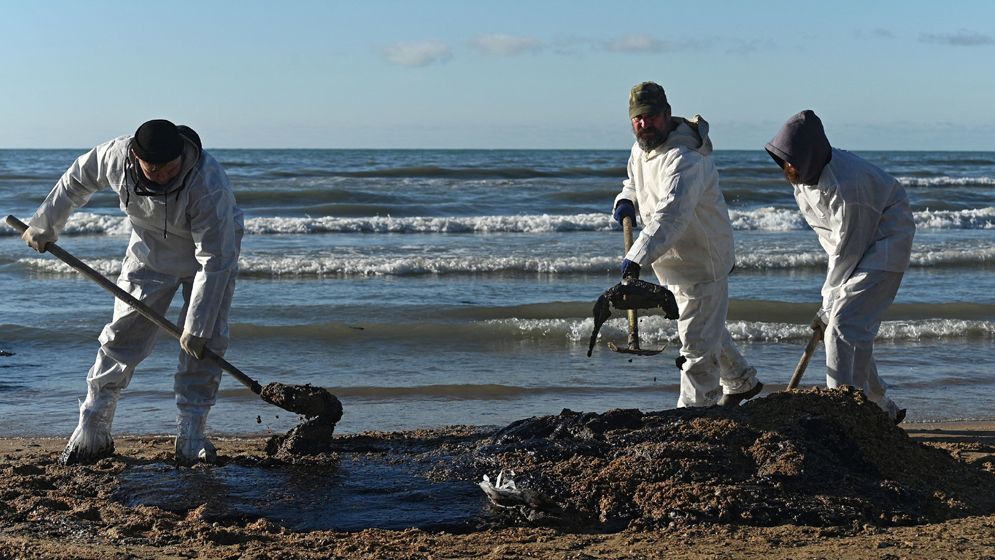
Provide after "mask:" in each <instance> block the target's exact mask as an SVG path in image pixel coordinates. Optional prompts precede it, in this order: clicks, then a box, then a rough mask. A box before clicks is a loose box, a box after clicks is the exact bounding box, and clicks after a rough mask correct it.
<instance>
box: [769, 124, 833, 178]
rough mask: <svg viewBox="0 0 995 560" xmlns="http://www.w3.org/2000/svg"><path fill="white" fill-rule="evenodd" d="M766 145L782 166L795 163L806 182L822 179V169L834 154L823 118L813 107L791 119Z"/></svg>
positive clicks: (800, 175)
mask: <svg viewBox="0 0 995 560" xmlns="http://www.w3.org/2000/svg"><path fill="white" fill-rule="evenodd" d="M764 148H765V149H766V150H767V153H768V154H770V157H772V158H774V161H775V162H777V165H779V166H780V167H781V169H784V162H788V163H790V164H791V165H792V166H794V167H795V169H797V170H798V176H799V178H800V179H801V182H802V183H804V184H806V185H815V184H817V183H818V182H819V176H820V175H822V169H823V168H824V167H825V166H826V164H827V163H829V160H830V159H832V157H833V153H832V151H833V148H832V146H830V145H829V139H828V138H826V131H825V130H824V129H823V128H822V121H821V120H819V117H818V116H817V115H816V114H815V113H814V112H813V111H811V110H809V109H806V110H804V111H802V112H801V113H798V114H797V115H795V116H793V117H791V118H790V119H788V122H786V123H784V126H782V127H781V130H779V131H777V134H776V135H774V138H773V139H772V140H771V141H770V142H767V145H765V146H764Z"/></svg>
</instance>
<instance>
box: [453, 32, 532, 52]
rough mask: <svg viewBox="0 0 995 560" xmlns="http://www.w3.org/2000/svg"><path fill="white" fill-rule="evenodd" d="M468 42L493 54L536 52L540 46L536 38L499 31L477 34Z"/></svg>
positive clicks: (481, 50)
mask: <svg viewBox="0 0 995 560" xmlns="http://www.w3.org/2000/svg"><path fill="white" fill-rule="evenodd" d="M470 44H471V45H472V46H473V47H474V48H475V49H477V50H479V51H480V52H483V53H486V54H491V55H495V56H516V55H520V54H524V53H529V52H537V51H538V50H539V49H540V48H541V47H542V43H540V42H539V40H538V39H533V38H532V37H517V36H515V35H504V34H501V33H492V34H485V35H478V36H477V37H474V38H473V40H472V41H470Z"/></svg>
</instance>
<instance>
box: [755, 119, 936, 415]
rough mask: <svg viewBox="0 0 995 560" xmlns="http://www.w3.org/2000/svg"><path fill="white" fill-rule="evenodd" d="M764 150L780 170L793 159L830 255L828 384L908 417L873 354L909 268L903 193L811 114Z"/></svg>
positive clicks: (911, 227) (799, 194)
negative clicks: (832, 140) (837, 144)
mask: <svg viewBox="0 0 995 560" xmlns="http://www.w3.org/2000/svg"><path fill="white" fill-rule="evenodd" d="M766 149H767V151H768V153H769V154H770V155H771V156H772V157H773V158H774V161H776V162H777V163H778V164H779V165H781V166H782V167H784V162H788V163H790V164H792V166H794V167H795V168H796V169H797V172H798V175H799V180H798V182H795V183H793V184H792V186H793V188H794V193H795V201H796V202H797V203H798V208H799V210H800V211H801V214H802V216H803V217H804V218H805V221H806V222H808V224H809V226H811V227H812V229H813V230H814V231H815V233H816V234H817V235H818V237H819V243H820V244H821V245H822V247H823V249H825V251H826V253H827V254H828V255H829V263H828V267H827V272H826V281H825V283H824V284H823V286H822V306H821V309H820V311H819V316H820V318H821V319H822V321H823V322H825V323H826V333H825V343H826V383H827V385H828V386H829V387H831V388H833V387H838V386H840V385H850V386H853V387H856V388H858V389H861V390H862V391H863V392H864V394H865V395H866V396H867V397H868V399H870V400H871V401H873V402H875V403H877V404H878V405H879V406H880V407H881V408H882V409H884V410H885V412H887V413H888V415H889V416H890V417H891V418H892V419H893V420H900V419H901V416H904V412H901V415H900V411H899V408H898V406H897V405H896V404H895V403H894V402H893V401H892V400H891V399H890V398H889V397H888V396H887V395H886V394H885V393H886V391H887V384H886V383H885V382H884V380H882V379H881V378H880V377H879V376H878V371H877V365H876V364H875V362H874V358H873V357H872V355H871V354H872V351H873V347H874V337H875V336H876V335H877V332H878V329H879V328H880V326H881V317H882V315H883V314H884V312H885V310H886V309H888V307H889V306H890V305H891V303H892V302H893V301H894V299H895V295H896V294H897V293H898V287H899V285H900V284H901V282H902V276H903V275H904V273H905V271H906V270H908V268H909V259H910V257H911V253H912V238H913V236H914V235H915V231H916V227H915V221H914V219H913V216H912V210H911V208H910V207H909V200H908V197H907V195H906V194H905V189H903V188H902V186H901V184H900V183H899V182H898V181H897V180H896V179H895V178H894V177H892V176H890V175H888V174H887V173H885V172H884V171H882V170H881V169H879V168H877V167H875V166H874V165H872V164H871V163H869V162H867V161H865V160H863V159H861V158H859V157H857V156H856V155H854V154H852V153H850V152H847V151H845V150H839V149H836V148H832V147H831V146H830V145H829V141H828V139H826V137H825V132H824V130H823V128H822V122H821V121H820V120H819V118H818V117H817V116H816V115H815V113H813V112H812V111H803V112H801V113H799V114H797V115H795V116H794V117H792V118H791V119H789V120H788V122H787V123H786V124H785V126H784V127H783V128H782V129H781V131H780V132H779V133H778V135H777V136H775V137H774V139H773V140H771V141H770V142H769V143H768V144H767V145H766ZM827 159H828V161H827ZM796 162H798V163H796Z"/></svg>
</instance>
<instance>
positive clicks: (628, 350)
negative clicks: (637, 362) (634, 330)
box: [608, 341, 665, 356]
mask: <svg viewBox="0 0 995 560" xmlns="http://www.w3.org/2000/svg"><path fill="white" fill-rule="evenodd" d="M608 349H609V350H611V351H612V352H618V353H619V354H633V355H636V356H656V355H657V354H659V353H660V352H663V351H664V350H665V348H661V349H660V350H644V349H642V348H632V347H629V346H618V345H617V344H615V343H614V342H610V341H609V342H608Z"/></svg>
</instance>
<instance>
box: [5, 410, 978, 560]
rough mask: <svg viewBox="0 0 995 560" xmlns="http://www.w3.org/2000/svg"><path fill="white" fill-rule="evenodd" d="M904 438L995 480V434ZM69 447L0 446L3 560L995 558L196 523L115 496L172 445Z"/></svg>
mask: <svg viewBox="0 0 995 560" xmlns="http://www.w3.org/2000/svg"><path fill="white" fill-rule="evenodd" d="M547 418H552V417H547ZM902 428H903V429H904V430H905V432H906V433H907V434H908V435H909V436H910V437H911V439H912V440H913V441H914V442H917V443H913V444H911V445H913V446H915V447H920V445H919V444H923V445H924V446H926V447H929V448H932V449H939V450H942V451H943V452H944V453H943V454H939V453H937V454H936V455H943V460H948V459H947V454H949V456H951V457H952V458H953V459H954V460H955V461H956V462H957V463H959V464H963V465H967V466H968V467H969V468H970V469H971V471H972V472H976V473H979V475H980V476H982V477H988V476H991V477H992V478H993V479H995V465H993V463H995V423H992V422H982V423H941V424H906V425H903V426H902ZM478 435H479V430H477V429H475V428H472V427H459V426H453V427H446V428H440V429H437V430H425V431H412V432H394V433H365V434H357V435H352V436H344V437H342V438H341V440H342V442H343V444H342V446H340V451H339V454H338V455H336V456H335V457H329V456H322V457H317V458H304V459H302V460H301V461H300V462H299V464H297V465H296V467H297V468H303V469H305V470H306V469H311V468H315V469H320V468H323V467H325V466H327V465H328V464H333V463H336V462H338V461H343V460H344V459H343V456H344V455H350V456H351V458H350V460H353V461H366V460H369V458H371V457H374V456H378V455H380V454H382V453H385V452H388V453H389V452H396V450H397V449H399V448H401V447H403V448H404V449H409V450H413V449H418V450H419V453H422V455H421V457H422V458H424V457H425V456H426V455H424V453H426V452H427V450H430V449H433V448H435V447H438V446H439V445H440V442H449V444H451V443H453V442H464V443H465V442H466V441H470V440H473V439H474V438H477V437H478ZM903 437H904V436H903ZM337 439H339V438H337ZM215 443H216V444H217V446H218V448H219V454H220V455H221V457H222V459H223V464H227V465H243V466H245V465H255V466H259V467H265V466H267V465H270V466H272V465H274V464H275V463H274V461H275V459H273V458H271V457H268V456H267V455H266V451H265V448H266V439H265V438H261V437H260V438H215ZM64 444H65V440H64V439H49V438H3V439H0V474H2V480H0V498H2V500H0V558H117V557H122V558H143V559H144V558H258V559H262V558H405V559H407V558H563V559H577V560H580V559H590V558H607V559H620V558H671V557H674V558H842V559H849V558H896V559H897V558H943V559H945V560H949V559H953V558H958V559H959V558H977V559H982V558H987V559H993V558H995V511H993V510H990V511H987V512H982V514H981V515H975V514H971V515H967V516H954V517H953V518H950V519H945V520H942V521H937V522H929V523H925V524H914V525H905V526H888V525H889V524H888V523H885V524H883V525H882V524H870V523H862V524H845V525H841V526H825V525H822V526H811V525H791V524H782V525H777V526H755V525H750V524H743V523H714V522H707V521H706V522H701V523H691V524H676V525H675V524H671V525H670V526H667V527H655V528H654V527H644V528H639V529H634V528H632V527H631V526H630V527H627V528H623V529H622V530H619V531H616V532H600V531H584V530H576V529H572V530H571V529H562V528H561V529H555V528H550V527H535V526H533V527H522V526H511V527H507V526H500V525H496V524H489V525H488V524H481V525H479V526H477V527H469V528H466V529H465V530H456V531H452V530H450V531H442V530H420V529H403V530H385V529H363V530H356V531H329V530H314V531H292V530H289V529H288V528H286V527H282V526H280V525H279V524H277V523H274V522H272V521H269V520H267V519H265V518H252V517H251V516H224V515H217V514H213V513H212V512H211V507H210V504H209V503H206V502H205V503H203V504H201V505H200V506H197V507H194V504H196V503H197V501H196V497H194V498H195V499H194V501H192V502H188V503H190V504H191V505H190V507H189V508H188V509H185V510H184V509H182V508H181V509H179V510H175V508H174V510H172V511H171V510H168V509H163V508H159V507H156V506H150V505H136V506H134V507H129V506H128V505H125V504H124V503H122V500H121V499H120V496H119V495H116V494H115V490H116V488H117V487H118V485H119V483H120V479H121V477H122V473H125V472H126V471H129V470H131V471H134V470H135V469H141V468H149V467H150V466H154V465H168V464H169V460H170V457H171V451H172V440H171V438H169V437H166V436H149V437H118V438H116V445H117V453H116V455H115V456H114V457H112V458H108V459H104V460H101V461H99V462H98V463H96V464H94V465H88V466H75V467H61V466H59V465H58V464H57V462H56V461H57V458H58V455H59V453H60V451H61V449H62V447H63V446H64ZM446 445H448V444H442V447H445V446H446ZM926 453H931V451H927V452H926ZM495 464H497V463H495ZM163 468H166V467H163ZM197 468H205V467H197ZM193 470H194V471H195V470H196V468H195V469H193ZM189 471H190V470H182V469H174V470H173V471H172V472H189ZM167 472H169V471H168V470H167ZM951 474H952V475H954V474H955V473H951ZM941 476H942V475H941ZM951 501H953V500H952V499H951ZM986 503H987V502H986ZM328 507H330V508H331V507H335V505H334V504H329V505H328Z"/></svg>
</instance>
